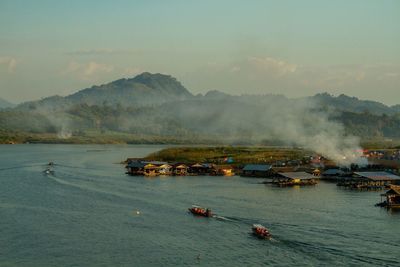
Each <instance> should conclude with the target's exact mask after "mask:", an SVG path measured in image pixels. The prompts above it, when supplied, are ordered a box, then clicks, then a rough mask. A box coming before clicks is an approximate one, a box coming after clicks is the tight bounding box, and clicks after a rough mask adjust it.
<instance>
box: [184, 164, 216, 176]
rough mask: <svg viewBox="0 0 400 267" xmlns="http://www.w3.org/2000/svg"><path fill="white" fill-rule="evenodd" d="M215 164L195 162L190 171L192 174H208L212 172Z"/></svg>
mask: <svg viewBox="0 0 400 267" xmlns="http://www.w3.org/2000/svg"><path fill="white" fill-rule="evenodd" d="M214 166H215V165H214V164H211V163H195V164H193V165H191V166H190V167H189V169H188V172H189V174H191V175H207V174H210V173H211V171H212V170H213V168H214Z"/></svg>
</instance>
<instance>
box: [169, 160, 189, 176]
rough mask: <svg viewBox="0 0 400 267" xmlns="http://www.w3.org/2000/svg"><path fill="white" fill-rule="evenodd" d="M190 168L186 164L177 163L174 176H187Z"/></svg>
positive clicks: (173, 171) (173, 172)
mask: <svg viewBox="0 0 400 267" xmlns="http://www.w3.org/2000/svg"><path fill="white" fill-rule="evenodd" d="M188 169H189V167H188V166H186V165H185V164H181V163H177V164H175V165H173V166H172V174H173V175H177V176H184V175H187V173H188Z"/></svg>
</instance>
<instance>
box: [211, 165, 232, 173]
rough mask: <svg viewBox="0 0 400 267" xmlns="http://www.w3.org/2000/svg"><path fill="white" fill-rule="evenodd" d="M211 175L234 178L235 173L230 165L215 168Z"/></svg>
mask: <svg viewBox="0 0 400 267" xmlns="http://www.w3.org/2000/svg"><path fill="white" fill-rule="evenodd" d="M210 175H213V176H233V175H235V172H234V170H233V167H232V166H230V165H219V166H214V168H213V170H212V171H211V173H210Z"/></svg>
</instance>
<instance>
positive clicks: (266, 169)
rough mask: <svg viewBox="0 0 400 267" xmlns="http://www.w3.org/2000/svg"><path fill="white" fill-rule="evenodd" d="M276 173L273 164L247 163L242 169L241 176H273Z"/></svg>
mask: <svg viewBox="0 0 400 267" xmlns="http://www.w3.org/2000/svg"><path fill="white" fill-rule="evenodd" d="M273 174H274V171H273V170H272V166H271V165H265V164H247V165H246V166H244V168H243V169H242V173H241V176H245V177H271V176H272V175H273Z"/></svg>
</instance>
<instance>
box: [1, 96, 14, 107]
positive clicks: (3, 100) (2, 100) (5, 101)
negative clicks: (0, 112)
mask: <svg viewBox="0 0 400 267" xmlns="http://www.w3.org/2000/svg"><path fill="white" fill-rule="evenodd" d="M14 106H15V105H14V104H12V103H10V102H8V101H7V100H5V99H3V98H1V97H0V109H2V108H12V107H14Z"/></svg>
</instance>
